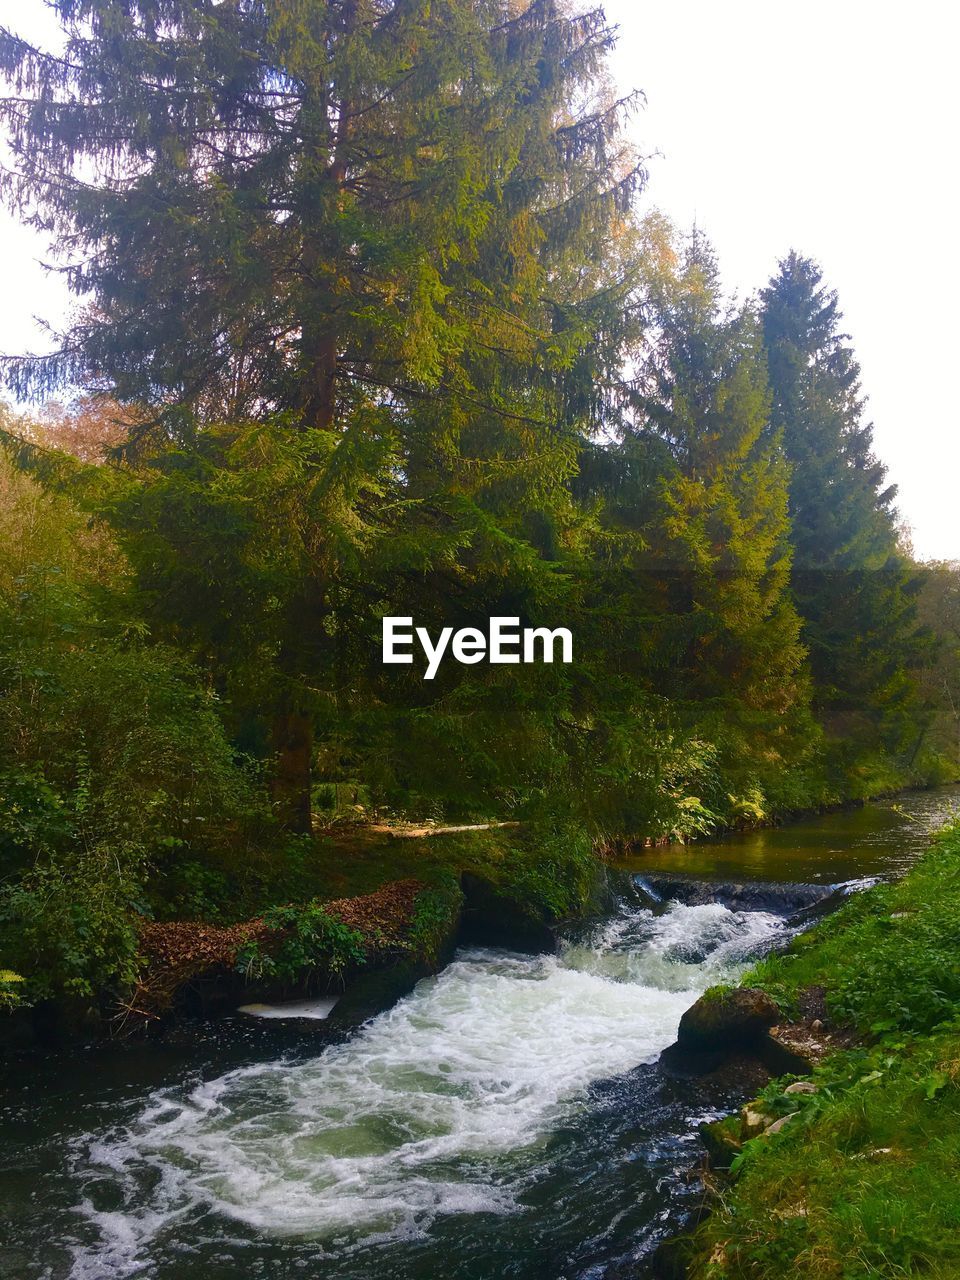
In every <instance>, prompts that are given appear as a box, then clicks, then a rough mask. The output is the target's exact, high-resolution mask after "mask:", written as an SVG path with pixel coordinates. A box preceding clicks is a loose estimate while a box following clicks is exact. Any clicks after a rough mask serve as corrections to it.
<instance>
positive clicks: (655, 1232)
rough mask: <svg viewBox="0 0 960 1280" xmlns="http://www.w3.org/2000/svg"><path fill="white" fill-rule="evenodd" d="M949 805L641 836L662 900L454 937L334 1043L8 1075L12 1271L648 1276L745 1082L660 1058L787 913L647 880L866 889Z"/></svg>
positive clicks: (240, 1039)
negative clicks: (473, 938)
mask: <svg viewBox="0 0 960 1280" xmlns="http://www.w3.org/2000/svg"><path fill="white" fill-rule="evenodd" d="M957 795H958V793H957V791H956V789H951V790H945V791H938V792H926V793H916V794H911V795H906V796H901V797H900V798H899V800H898V801H897V802H895V803H894V802H884V803H880V804H873V805H869V806H866V807H865V808H863V809H860V810H854V811H848V812H844V813H838V814H833V815H828V816H824V817H820V818H817V819H813V820H810V821H807V822H802V823H797V824H795V825H793V826H790V827H784V828H780V829H777V830H772V831H762V832H754V833H749V834H744V835H741V836H734V837H731V838H728V839H726V840H723V841H716V842H710V843H704V844H700V845H697V846H694V847H691V848H687V849H683V848H669V849H657V850H650V851H647V852H645V853H644V854H643V855H638V856H637V857H635V858H633V859H630V860H628V861H627V862H625V863H624V864H622V867H621V870H622V871H624V872H625V873H627V875H628V876H631V877H634V878H636V879H637V880H638V882H639V883H641V885H646V886H647V888H648V889H650V890H652V893H651V894H650V896H647V897H644V896H642V895H639V896H635V895H634V894H632V893H627V894H625V895H624V900H623V901H622V902H621V904H620V907H619V909H618V910H617V911H616V912H615V913H614V914H612V915H611V916H609V917H607V918H605V919H603V920H600V921H595V922H593V923H591V924H590V925H588V926H584V927H581V928H580V929H578V930H576V931H574V932H571V933H570V935H569V936H567V937H566V938H565V939H564V941H563V945H562V946H561V948H560V950H559V951H558V953H557V954H556V955H549V956H528V955H518V954H513V953H510V952H505V951H494V950H487V949H484V950H480V949H474V950H464V951H461V952H459V953H458V954H457V955H456V957H455V959H454V961H453V963H451V964H450V965H449V966H448V967H447V968H446V969H444V971H443V972H442V973H441V974H439V975H438V976H437V977H435V978H432V979H428V980H426V981H423V982H421V983H420V984H419V985H418V986H417V988H416V989H415V990H414V991H413V992H412V993H411V994H410V995H409V996H408V997H407V998H405V999H404V1000H402V1001H400V1003H399V1004H397V1005H396V1006H394V1007H393V1008H392V1009H391V1010H389V1011H388V1012H386V1013H384V1014H382V1015H380V1016H379V1017H376V1018H374V1019H372V1020H371V1021H369V1022H368V1023H366V1024H365V1025H364V1026H363V1027H362V1028H360V1029H359V1030H358V1031H357V1032H355V1033H354V1034H353V1035H352V1036H350V1037H349V1038H347V1039H344V1040H341V1041H339V1042H325V1041H324V1038H323V1036H324V1033H323V1024H313V1025H312V1026H311V1025H309V1024H304V1023H303V1022H297V1023H282V1022H279V1023H278V1022H272V1023H265V1022H257V1021H256V1020H254V1019H250V1018H246V1017H244V1016H242V1015H238V1016H237V1017H236V1018H228V1019H223V1020H221V1021H219V1022H217V1023H215V1024H194V1025H192V1026H189V1027H186V1026H185V1027H183V1028H181V1029H180V1031H179V1032H178V1033H177V1034H174V1035H173V1036H170V1037H168V1038H167V1039H166V1040H164V1041H162V1042H160V1043H158V1044H153V1045H133V1046H127V1047H124V1048H117V1047H110V1046H107V1047H101V1048H98V1049H88V1050H83V1051H77V1052H75V1053H72V1054H70V1055H50V1056H49V1057H48V1058H46V1059H43V1060H41V1061H38V1062H32V1063H31V1064H30V1067H29V1075H27V1073H26V1071H25V1070H24V1069H19V1068H15V1069H14V1070H13V1071H12V1072H11V1073H10V1075H11V1078H10V1080H9V1081H8V1089H7V1092H6V1095H5V1102H4V1106H3V1109H2V1113H0V1133H2V1137H3V1145H2V1168H0V1274H2V1275H4V1276H6V1277H10V1278H11V1280H21V1278H23V1280H40V1277H46V1278H48V1280H60V1278H61V1277H63V1278H64V1280H66V1278H67V1277H70V1280H100V1278H101V1277H103V1278H104V1280H105V1278H106V1277H114V1276H116V1277H126V1276H142V1277H151V1278H156V1280H201V1278H202V1280H221V1278H222V1280H227V1278H228V1277H229V1278H233V1277H239V1276H243V1277H244V1278H247V1277H251V1278H252V1277H266V1276H270V1277H299V1276H303V1277H316V1278H318V1280H328V1278H329V1280H506V1278H507V1277H517V1278H518V1280H605V1278H606V1280H613V1277H616V1276H626V1275H633V1274H637V1269H638V1268H639V1269H640V1270H641V1271H642V1267H643V1260H644V1259H645V1258H647V1257H649V1254H650V1251H651V1250H652V1248H653V1247H654V1246H655V1244H656V1242H657V1241H658V1240H659V1239H660V1238H661V1237H662V1235H663V1233H664V1231H665V1230H666V1229H668V1228H669V1227H670V1226H671V1225H673V1224H676V1223H677V1222H679V1221H680V1220H681V1219H682V1216H683V1214H684V1213H685V1212H686V1211H687V1210H688V1209H689V1208H690V1207H691V1206H692V1205H693V1204H694V1202H695V1201H696V1199H697V1196H698V1194H699V1189H698V1186H697V1182H696V1179H695V1177H691V1176H690V1174H689V1171H690V1170H691V1169H692V1168H693V1166H694V1165H695V1164H696V1162H697V1160H698V1157H699V1151H700V1148H699V1139H698V1137H697V1126H698V1125H699V1123H700V1122H701V1121H702V1120H704V1119H706V1118H710V1117H712V1116H715V1115H717V1114H719V1109H720V1108H723V1107H731V1106H735V1105H737V1103H738V1102H739V1101H740V1100H741V1096H740V1095H739V1094H738V1093H737V1090H736V1087H735V1086H733V1085H731V1086H729V1093H728V1094H727V1095H719V1096H718V1093H717V1090H716V1088H714V1089H712V1090H711V1092H710V1095H709V1096H707V1095H705V1094H701V1093H700V1092H699V1089H700V1086H698V1085H697V1084H696V1083H693V1082H690V1081H681V1080H677V1079H673V1078H671V1077H670V1076H669V1075H667V1074H666V1073H665V1072H663V1071H662V1070H661V1069H660V1068H659V1067H658V1065H657V1057H658V1055H659V1053H660V1051H661V1050H662V1049H663V1048H664V1047H665V1046H666V1045H668V1044H669V1043H671V1042H672V1040H673V1039H674V1038H675V1034H676V1028H677V1024H678V1022H679V1019H680V1016H681V1014H682V1013H683V1011H684V1009H686V1008H687V1007H688V1006H689V1005H690V1004H692V1003H693V1001H694V1000H695V999H696V998H697V995H698V994H699V993H700V992H701V991H702V990H703V989H704V988H705V987H706V986H708V985H710V984H711V983H713V982H716V981H717V980H719V979H721V978H725V977H732V976H735V975H736V974H737V973H738V972H739V971H740V970H741V969H742V967H743V965H744V964H745V963H746V962H747V961H748V959H749V958H750V957H751V956H753V955H756V954H758V953H759V952H762V951H763V950H765V949H767V948H769V947H770V946H774V945H777V944H778V943H779V942H781V941H783V940H785V939H786V938H787V937H788V936H789V935H790V933H791V932H792V931H795V929H796V928H797V927H798V925H797V923H796V921H795V920H792V919H791V917H790V915H789V914H788V913H787V912H786V911H785V910H784V909H777V908H776V904H774V908H773V909H765V908H762V909H741V908H737V907H736V906H731V905H729V899H728V905H724V902H723V901H702V902H697V903H690V902H689V901H680V900H677V899H676V898H673V899H671V898H670V897H665V898H664V900H663V901H661V902H658V901H657V898H658V896H660V895H658V893H657V885H658V884H670V883H672V878H673V879H676V878H681V879H687V880H696V881H698V882H702V881H713V882H717V883H720V882H724V883H732V882H742V881H744V880H750V881H755V882H767V883H776V882H789V883H802V884H804V885H808V886H809V885H819V886H823V887H826V886H832V885H836V884H841V883H842V884H846V885H848V886H850V887H858V886H859V885H861V884H863V883H866V882H868V881H869V880H870V879H873V878H876V877H880V876H889V875H895V874H898V873H899V872H901V871H902V870H903V869H904V868H905V866H907V865H908V864H909V862H910V861H911V860H912V859H913V858H915V857H916V856H917V855H918V854H919V853H920V852H921V851H922V850H923V849H924V848H925V847H926V845H927V842H928V838H929V833H930V832H931V831H932V830H933V829H934V828H935V827H936V826H937V825H939V823H940V822H941V821H942V820H943V818H944V817H945V816H946V815H947V814H948V813H949V811H950V810H951V809H952V807H953V805H954V803H955V801H956V798H957ZM681 896H682V895H681ZM700 896H703V894H702V893H701V895H700ZM719 896H721V897H722V895H719ZM814 896H816V895H814Z"/></svg>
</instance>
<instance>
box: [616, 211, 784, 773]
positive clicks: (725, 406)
mask: <svg viewBox="0 0 960 1280" xmlns="http://www.w3.org/2000/svg"><path fill="white" fill-rule="evenodd" d="M674 258H675V265H673V266H671V265H670V263H669V259H668V264H667V265H668V270H667V271H666V272H665V273H661V277H660V280H659V282H655V287H654V290H653V297H654V302H655V307H656V317H655V321H654V331H655V333H656V335H657V337H656V340H655V342H654V344H653V348H652V353H651V356H650V359H649V360H648V362H647V364H646V366H645V367H644V369H643V370H642V372H641V377H640V379H639V383H638V388H639V400H638V406H639V410H640V412H639V416H638V422H637V428H638V431H639V437H640V440H641V441H643V440H645V441H646V443H647V449H648V452H649V451H651V450H652V451H653V452H654V453H655V454H656V455H657V456H658V457H659V458H660V467H661V477H660V479H659V482H658V483H657V486H656V490H655V494H652V495H651V497H652V499H653V500H652V501H650V499H649V498H648V502H649V506H648V510H647V514H646V525H645V527H644V530H643V532H644V537H645V539H646V541H647V547H648V549H647V551H646V552H645V553H644V555H643V556H642V557H641V561H640V562H641V564H643V565H644V567H645V575H644V576H645V580H646V583H647V586H648V590H652V591H653V592H655V593H659V597H660V599H659V603H658V607H657V612H658V613H659V624H658V630H659V631H660V636H661V642H660V646H659V655H658V659H657V661H658V664H659V679H660V683H661V687H662V688H664V689H666V690H668V691H670V692H671V694H672V695H673V696H674V697H676V698H679V699H682V700H684V701H686V702H687V704H688V705H690V706H691V710H692V712H693V714H694V715H696V716H697V717H698V718H699V719H700V721H701V723H703V722H705V721H707V720H709V719H711V718H712V719H713V722H714V724H713V727H714V730H715V732H718V733H720V734H723V733H724V732H727V731H730V732H734V733H735V732H736V729H737V727H738V726H739V728H740V730H741V731H742V732H741V733H740V735H739V736H738V738H737V746H736V749H737V750H738V751H740V750H746V752H747V754H748V755H752V756H753V758H754V759H758V758H760V756H762V754H763V752H764V751H767V752H771V751H772V752H773V754H774V756H775V755H776V751H777V750H778V747H777V741H778V739H779V741H780V746H781V748H782V746H783V742H784V740H785V738H786V736H787V735H786V727H787V725H788V723H789V722H790V721H791V719H792V718H793V716H794V713H795V712H798V711H799V712H802V708H803V705H804V699H805V696H806V692H805V681H804V678H803V675H802V672H801V666H802V661H803V650H802V648H801V646H800V644H799V640H798V633H799V620H798V618H797V615H796V612H795V610H794V607H793V605H792V603H791V601H790V598H789V595H788V592H787V586H788V579H789V569H790V546H789V542H788V517H787V486H788V476H789V471H788V467H787V465H786V462H785V460H784V457H783V451H782V447H781V440H780V432H779V431H778V430H777V429H776V428H773V427H771V425H770V396H769V391H768V388H767V379H766V364H765V359H764V352H763V344H762V338H761V334H760V329H759V323H758V320H757V318H756V316H755V315H754V314H753V313H752V312H751V310H750V309H749V308H744V309H741V310H735V309H730V308H728V307H727V306H726V305H725V303H724V301H723V298H722V295H721V292H720V284H719V278H718V271H717V267H716V263H715V259H714V256H713V252H712V250H711V248H710V246H709V245H708V244H707V243H706V241H705V240H704V238H703V236H702V235H701V234H700V233H698V232H695V233H694V234H693V235H692V237H691V238H690V240H689V242H688V244H687V245H686V247H685V248H684V249H683V250H682V251H677V252H676V253H675V255H674ZM724 726H725V728H724ZM770 758H772V757H770Z"/></svg>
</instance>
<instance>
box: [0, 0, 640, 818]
mask: <svg viewBox="0 0 960 1280" xmlns="http://www.w3.org/2000/svg"><path fill="white" fill-rule="evenodd" d="M58 11H59V13H60V15H61V17H62V19H63V22H64V26H65V29H66V32H67V36H68V39H67V44H66V48H65V52H64V54H63V55H62V56H61V55H54V54H50V53H46V52H44V51H42V50H39V49H36V48H34V47H32V46H31V45H30V44H29V43H28V42H26V41H24V40H22V39H20V38H18V37H17V36H15V35H14V34H11V33H10V32H7V31H3V32H0V68H2V69H3V71H4V72H5V73H6V75H7V77H8V79H9V82H10V84H11V86H12V92H11V95H10V96H8V97H7V98H5V99H4V100H3V101H2V103H0V115H2V118H3V119H4V121H5V122H6V124H7V126H8V131H9V135H10V141H11V145H12V148H13V153H14V156H15V158H16V167H15V171H14V172H12V173H9V174H7V176H6V177H5V179H4V193H5V196H6V199H7V201H8V203H9V204H10V205H11V207H12V208H13V209H15V210H16V211H17V212H19V213H20V214H21V215H24V216H27V217H30V218H32V219H33V220H34V221H35V222H36V223H38V224H40V225H43V226H45V227H49V228H51V229H52V231H53V244H54V250H55V252H56V253H57V254H58V255H59V256H60V258H61V259H62V260H64V261H66V262H67V263H68V266H67V268H66V269H67V271H68V278H69V281H70V284H71V287H72V288H73V289H74V291H75V292H76V293H77V294H78V296H80V297H81V298H84V299H87V300H89V302H90V303H91V304H92V305H91V306H90V307H88V308H87V310H85V311H83V312H82V313H81V314H80V316H79V318H78V319H77V320H76V321H75V323H74V324H73V325H72V327H71V328H70V329H69V331H68V332H66V333H65V334H63V335H62V341H61V343H60V346H59V349H58V350H57V351H56V352H55V353H54V354H52V355H50V356H44V357H39V358H35V359H28V360H20V361H14V362H12V363H10V364H8V366H7V376H8V382H9V385H10V386H11V387H12V388H13V389H14V390H15V391H16V392H17V394H18V395H25V394H34V395H37V396H43V395H46V394H48V393H49V392H50V391H52V390H54V389H55V388H57V387H60V386H62V385H64V384H69V383H72V382H82V383H84V384H85V385H86V386H87V387H88V388H90V389H91V390H93V391H95V392H101V393H104V394H109V395H110V396H111V397H113V398H115V399H116V400H117V401H118V402H119V403H120V404H121V405H136V406H137V407H138V412H142V411H144V410H145V412H142V422H141V425H139V426H138V427H137V429H136V430H135V431H134V432H133V433H132V436H131V440H130V442H129V447H128V449H127V450H126V456H127V458H128V459H130V460H131V462H132V464H133V465H135V466H137V467H139V468H140V471H139V473H138V474H139V478H140V481H141V483H140V485H139V488H136V489H134V490H130V489H125V490H124V492H123V494H122V496H121V497H120V498H118V499H117V501H116V503H115V504H114V506H113V508H112V512H111V514H112V517H113V518H114V520H115V522H116V523H117V524H118V527H120V528H122V529H124V530H125V531H126V532H125V537H126V542H127V546H128V551H130V554H131V557H132V559H133V561H134V563H135V565H136V566H137V567H138V570H139V572H140V578H141V583H142V585H143V587H144V589H145V591H146V592H147V593H148V598H149V599H150V600H151V601H153V603H154V612H155V616H156V618H157V623H158V625H161V621H162V625H163V626H165V627H166V628H167V629H168V630H169V629H174V630H175V631H176V634H177V637H178V638H179V639H180V640H182V641H185V642H188V643H190V644H192V646H193V648H194V650H195V652H197V653H198V654H199V656H201V657H203V658H204V660H205V661H207V662H208V664H209V665H210V666H211V669H212V670H213V671H214V673H215V675H216V676H217V678H218V680H220V681H221V683H223V684H224V686H225V687H226V688H227V689H228V691H232V694H233V696H234V698H235V699H242V698H243V696H244V690H245V689H246V688H247V687H248V686H249V684H250V682H251V681H253V682H254V683H255V684H256V686H257V690H258V697H259V698H261V699H268V700H269V701H271V702H272V704H273V706H274V716H273V728H272V740H273V748H274V750H275V752H276V754H277V758H278V769H277V794H278V801H279V802H280V803H281V804H282V805H283V806H284V808H285V810H286V812H287V816H288V819H289V821H290V822H291V823H292V824H293V825H296V826H300V827H301V828H305V827H306V826H307V824H308V823H309V785H310V762H311V758H312V755H313V750H314V747H313V728H314V725H315V724H316V722H317V720H318V718H319V719H321V720H324V721H326V722H329V720H330V707H331V706H335V707H337V708H338V712H337V714H339V709H341V708H342V707H343V705H344V703H345V702H346V703H349V701H350V699H351V698H353V697H354V695H355V691H356V687H357V682H358V679H360V680H361V683H362V678H363V665H364V664H363V662H362V661H361V662H360V664H359V668H358V662H357V659H358V655H359V656H360V658H361V659H364V658H365V659H366V667H367V669H369V665H370V655H371V654H372V652H373V650H372V646H373V644H374V643H375V634H374V626H373V624H374V622H375V620H376V619H377V617H378V616H379V614H380V613H382V612H389V611H390V609H391V608H392V609H393V610H394V611H396V612H404V613H406V612H409V611H410V609H409V608H405V607H398V606H400V605H402V604H403V603H404V601H403V600H402V599H400V597H402V596H403V591H402V590H398V589H397V588H396V584H398V583H399V584H406V585H408V586H409V587H410V591H411V592H413V591H414V588H416V589H417V590H416V595H415V598H419V599H423V596H424V590H423V588H422V586H421V585H420V584H422V583H424V582H425V581H427V582H429V584H430V586H429V589H428V591H427V595H430V594H432V597H433V600H434V601H436V600H437V599H439V598H440V597H441V596H442V595H444V594H446V595H448V596H450V595H452V596H453V597H454V598H459V597H460V596H461V595H464V594H465V595H467V596H469V597H470V600H469V602H468V604H467V605H466V606H465V609H466V611H467V612H471V611H472V612H474V613H478V612H481V611H483V608H484V606H485V605H486V604H487V603H495V604H496V606H497V608H498V609H500V608H503V607H504V593H503V590H502V589H499V590H498V589H497V583H498V582H499V583H500V584H501V588H502V584H503V582H504V581H505V580H506V578H507V576H508V573H509V572H513V573H514V574H515V581H514V584H513V586H512V587H511V592H512V595H513V601H512V607H511V608H509V609H507V610H506V611H508V612H516V611H519V612H521V613H527V614H531V615H535V614H536V613H537V610H538V609H542V608H545V607H547V606H548V604H549V603H550V602H551V601H555V600H556V598H557V588H558V586H559V585H560V584H562V582H563V575H562V573H559V572H558V569H559V568H560V560H561V559H562V555H563V554H567V553H569V552H571V550H572V548H573V546H574V543H575V542H576V532H575V530H576V525H577V521H578V516H577V513H576V511H575V510H574V508H573V505H572V503H571V499H570V493H569V481H570V477H571V475H572V474H573V472H574V470H575V467H576V459H577V454H578V450H579V448H580V445H581V442H582V439H583V437H584V435H586V434H589V433H590V432H591V430H593V429H594V428H595V427H596V425H597V424H598V423H599V422H600V421H601V420H602V419H603V417H604V415H605V414H606V412H607V411H608V408H609V401H610V396H611V395H612V394H613V392H612V391H611V388H614V387H615V384H616V381H617V374H618V369H619V364H620V358H621V344H622V341H623V336H624V333H625V331H626V329H627V328H628V327H629V325H630V324H631V323H632V310H631V307H630V305H629V301H628V299H629V293H630V288H631V278H630V270H629V266H627V267H622V264H620V263H619V262H618V261H617V254H616V252H615V250H613V251H612V249H611V246H615V244H616V241H617V234H618V233H617V228H618V224H619V222H620V220H621V219H622V217H623V216H624V215H625V213H626V211H627V209H628V207H629V204H630V200H631V197H632V195H633V193H634V191H635V190H636V188H637V186H638V183H639V182H640V181H641V178H642V172H641V170H640V168H639V165H638V164H637V163H636V162H635V161H634V160H632V159H631V158H630V157H629V156H628V155H627V154H626V152H625V151H624V149H623V147H622V144H621V142H620V134H619V130H620V126H621V122H622V118H623V114H624V111H625V110H626V109H627V108H628V107H629V105H630V103H629V100H627V101H613V100H611V99H609V98H608V97H606V96H605V95H604V92H603V88H602V72H603V66H604V59H605V56H606V54H607V52H608V50H609V48H610V46H611V43H612V40H613V32H612V30H611V28H610V27H609V26H608V25H607V23H606V21H605V18H604V16H603V14H602V12H601V11H600V10H598V9H595V10H588V11H585V12H581V13H573V12H570V13H568V12H567V11H566V9H565V7H564V6H563V5H561V4H558V3H557V2H556V0H533V2H532V3H530V4H517V3H516V0H442V2H441V3H436V0H411V2H409V3H408V2H406V0H312V2H309V3H304V0H263V2H262V3H247V2H246V0H229V2H228V3H213V0H161V2H160V3H159V4H158V3H155V2H154V0H62V2H61V3H59V4H58ZM585 263H588V264H593V265H591V266H588V267H586V268H585V267H584V264H585ZM390 583H393V584H395V587H394V591H393V596H394V601H393V603H392V604H391V603H390V600H389V596H390V592H389V590H388V589H387V586H388V584H390ZM518 584H519V586H518ZM407 600H408V601H409V596H408V597H407ZM385 605H389V607H388V608H385V607H384V606H385ZM358 669H359V670H360V673H361V674H360V676H358V674H357V673H358ZM371 682H372V677H371ZM382 692H383V691H382V690H380V691H379V693H377V691H376V690H374V691H373V695H375V696H381V695H382Z"/></svg>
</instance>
